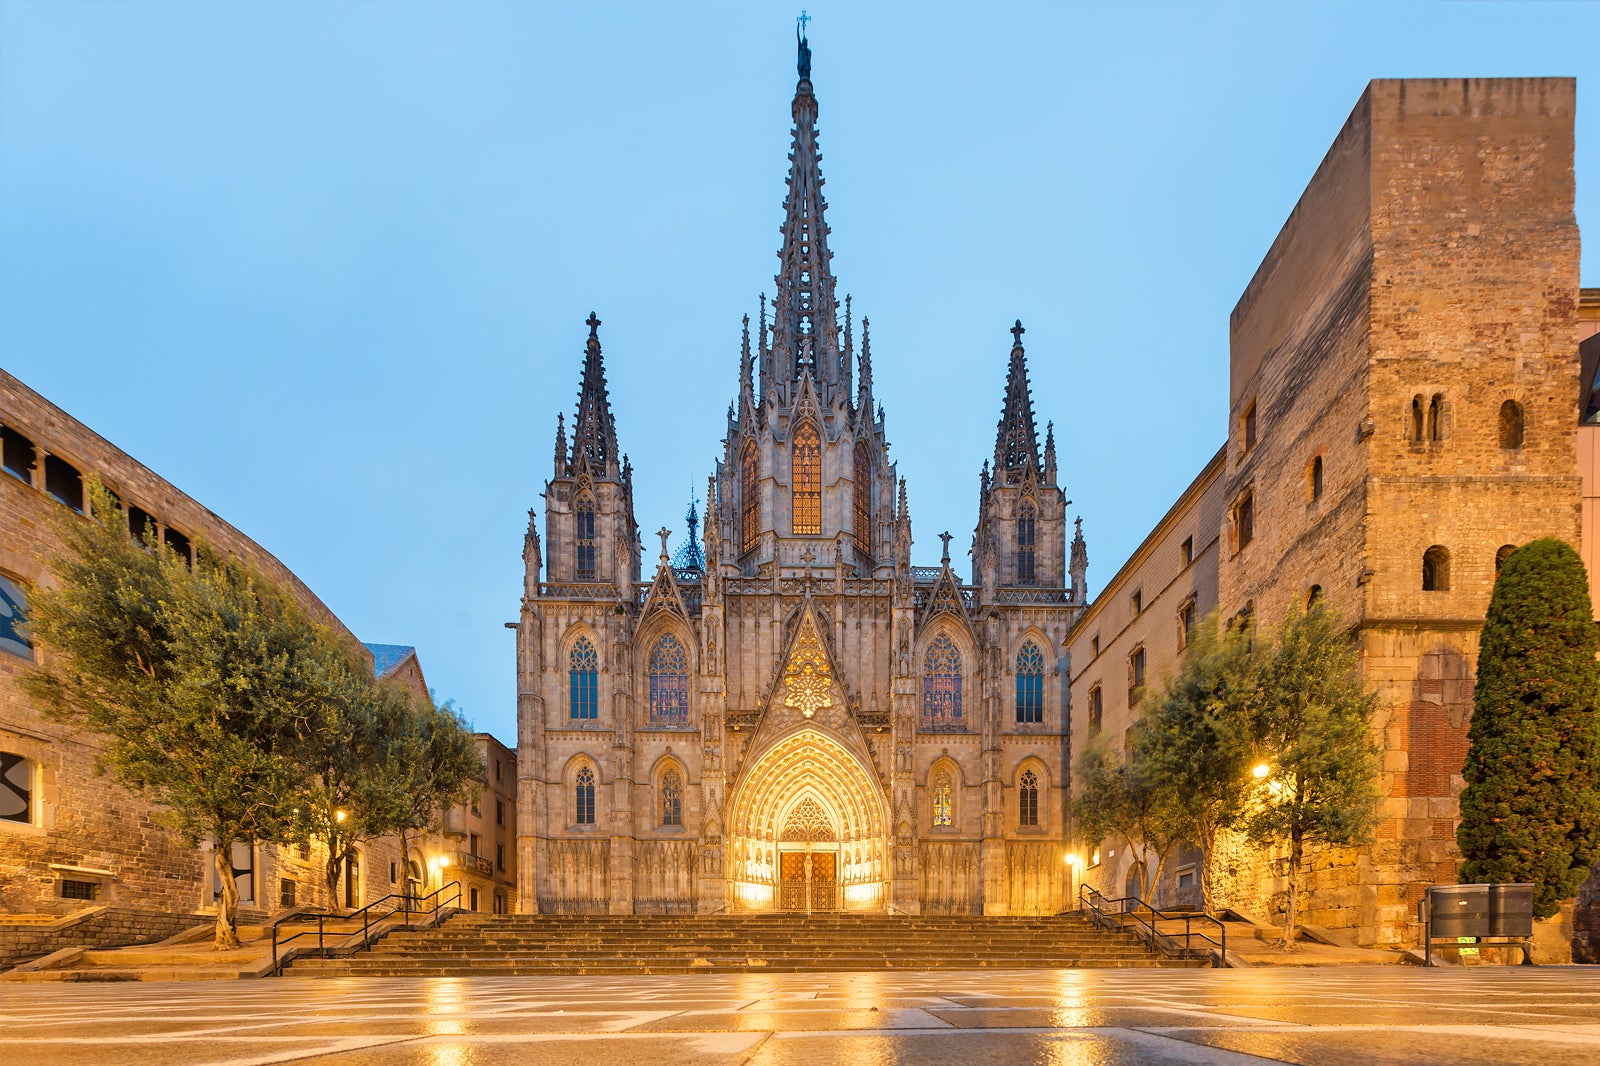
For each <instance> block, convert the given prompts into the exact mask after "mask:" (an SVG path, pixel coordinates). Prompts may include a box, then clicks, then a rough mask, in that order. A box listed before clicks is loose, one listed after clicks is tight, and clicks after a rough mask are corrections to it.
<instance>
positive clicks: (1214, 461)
mask: <svg viewBox="0 0 1600 1066" xmlns="http://www.w3.org/2000/svg"><path fill="white" fill-rule="evenodd" d="M1227 456H1228V445H1227V442H1223V445H1222V447H1220V448H1218V449H1217V454H1215V455H1213V456H1212V457H1211V460H1210V461H1209V462H1208V463H1206V465H1205V466H1204V467H1203V468H1201V470H1200V473H1198V474H1196V475H1195V477H1194V480H1193V481H1191V482H1189V486H1188V488H1186V489H1184V490H1183V492H1181V493H1179V494H1178V499H1177V500H1176V501H1175V502H1174V503H1173V505H1172V506H1171V507H1169V508H1167V513H1166V514H1164V515H1162V516H1161V521H1159V522H1157V523H1156V524H1155V527H1154V528H1153V529H1151V530H1150V532H1149V533H1148V534H1147V535H1146V536H1145V538H1144V540H1142V541H1140V542H1139V546H1138V547H1137V548H1135V549H1134V550H1133V554H1132V555H1130V556H1128V561H1127V562H1125V563H1123V564H1122V566H1121V567H1120V568H1119V569H1118V570H1117V572H1116V574H1114V575H1113V576H1112V578H1111V580H1110V581H1107V582H1106V585H1105V588H1103V589H1101V590H1100V595H1098V596H1096V597H1095V598H1094V601H1093V602H1092V603H1090V604H1089V606H1088V607H1087V608H1085V609H1084V612H1083V614H1081V615H1079V616H1078V621H1077V623H1076V624H1075V625H1074V626H1073V627H1072V632H1073V634H1076V633H1077V632H1078V630H1080V629H1082V628H1083V627H1084V626H1086V625H1088V624H1089V623H1090V622H1091V621H1093V620H1094V619H1095V618H1096V617H1098V616H1099V614H1100V605H1101V604H1103V603H1109V602H1110V601H1111V594H1112V593H1113V592H1116V591H1119V590H1120V589H1121V588H1122V586H1123V585H1124V584H1125V583H1126V582H1127V579H1128V576H1129V574H1130V572H1131V571H1132V570H1134V569H1135V568H1136V567H1137V566H1139V565H1140V564H1142V563H1143V562H1144V561H1145V560H1146V559H1147V558H1149V557H1150V553H1151V552H1153V551H1154V550H1155V546H1156V542H1157V541H1159V540H1160V539H1161V538H1162V536H1163V535H1165V534H1166V532H1167V530H1169V529H1171V528H1172V526H1173V524H1174V523H1175V522H1176V521H1177V517H1178V515H1179V513H1180V512H1182V511H1183V510H1184V508H1185V507H1186V506H1187V505H1188V504H1189V503H1190V502H1191V501H1192V500H1193V499H1194V498H1195V497H1196V496H1199V495H1200V493H1201V492H1203V491H1205V488H1206V486H1207V485H1209V484H1210V483H1211V482H1212V481H1213V480H1215V479H1216V477H1217V476H1218V475H1219V474H1220V473H1221V471H1222V464H1223V461H1224V460H1225V459H1226V458H1227ZM1068 640H1069V641H1070V640H1071V636H1069V637H1068Z"/></svg>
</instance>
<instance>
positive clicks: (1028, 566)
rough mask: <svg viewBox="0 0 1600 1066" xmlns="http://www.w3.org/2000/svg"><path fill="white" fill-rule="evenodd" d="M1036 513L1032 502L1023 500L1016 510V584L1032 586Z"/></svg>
mask: <svg viewBox="0 0 1600 1066" xmlns="http://www.w3.org/2000/svg"><path fill="white" fill-rule="evenodd" d="M1035 517H1036V512H1035V510H1034V507H1033V501H1032V500H1023V501H1022V506H1021V507H1018V508H1017V584H1019V585H1031V584H1033V573H1034V571H1033V545H1034V536H1035V530H1034V525H1035V522H1034V519H1035Z"/></svg>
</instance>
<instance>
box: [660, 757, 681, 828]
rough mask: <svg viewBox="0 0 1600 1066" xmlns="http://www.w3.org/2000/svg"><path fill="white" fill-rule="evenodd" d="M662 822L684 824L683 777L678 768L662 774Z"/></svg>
mask: <svg viewBox="0 0 1600 1066" xmlns="http://www.w3.org/2000/svg"><path fill="white" fill-rule="evenodd" d="M661 824H662V825H682V824H683V778H682V777H680V776H678V771H676V770H668V771H667V772H666V773H664V774H662V775H661Z"/></svg>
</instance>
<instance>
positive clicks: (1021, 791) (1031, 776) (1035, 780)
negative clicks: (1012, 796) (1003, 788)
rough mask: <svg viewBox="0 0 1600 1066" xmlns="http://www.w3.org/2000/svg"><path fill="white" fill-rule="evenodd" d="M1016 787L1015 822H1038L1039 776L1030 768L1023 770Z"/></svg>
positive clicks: (1019, 823)
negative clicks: (1018, 785)
mask: <svg viewBox="0 0 1600 1066" xmlns="http://www.w3.org/2000/svg"><path fill="white" fill-rule="evenodd" d="M1019 784H1020V786H1021V787H1019V788H1018V789H1017V824H1018V825H1038V824H1039V777H1038V775H1037V774H1035V773H1034V772H1033V771H1032V770H1024V771H1023V772H1022V778H1021V780H1020V782H1019Z"/></svg>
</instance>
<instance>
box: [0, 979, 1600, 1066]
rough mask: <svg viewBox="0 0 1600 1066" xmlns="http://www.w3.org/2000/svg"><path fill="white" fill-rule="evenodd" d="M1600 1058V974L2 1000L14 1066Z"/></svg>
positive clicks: (218, 985) (171, 990)
mask: <svg viewBox="0 0 1600 1066" xmlns="http://www.w3.org/2000/svg"><path fill="white" fill-rule="evenodd" d="M310 1060H314V1061H315V1062H317V1063H319V1064H322V1063H329V1064H363V1066H365V1064H375V1063H418V1064H424V1063H426V1064H429V1066H441V1064H451V1066H471V1064H478V1063H483V1064H488V1063H495V1064H497V1066H503V1064H505V1063H508V1062H518V1063H534V1064H542V1063H552V1064H556V1063H559V1064H572V1066H588V1064H594V1066H633V1064H640V1066H678V1064H680V1063H681V1064H684V1066H689V1064H695V1066H708V1064H709V1066H724V1064H727V1066H802V1064H803V1066H816V1064H819V1063H835V1062H850V1063H858V1062H859V1063H869V1064H871V1066H901V1064H904V1066H937V1064H940V1063H951V1064H961V1066H985V1064H990V1063H993V1064H1002V1063H1003V1064H1006V1066H1011V1064H1028V1063H1041V1064H1044V1063H1074V1064H1076V1063H1082V1064H1084V1066H1090V1064H1093V1066H1119V1064H1123V1063H1157V1064H1164V1063H1211V1064H1221V1066H1230V1064H1246V1063H1297V1064H1301V1066H1346V1064H1363V1063H1375V1064H1382V1066H1390V1064H1393V1066H1400V1064H1402V1063H1403V1064H1406V1066H1413V1064H1428V1063H1439V1064H1445V1063H1449V1064H1452V1066H1454V1064H1457V1063H1460V1064H1463V1066H1490V1064H1500V1063H1526V1064H1530V1066H1541V1064H1546V1063H1548V1064H1557V1063H1559V1064H1561V1066H1568V1064H1574V1063H1587V1062H1600V968H1585V967H1539V968H1534V969H1524V968H1521V967H1507V968H1489V967H1481V968H1476V969H1473V970H1465V971H1464V970H1438V971H1425V970H1418V969H1409V968H1406V969H1402V968H1398V967H1396V968H1389V967H1384V968H1378V969H1373V968H1327V969H1309V970H1304V969H1294V970H1141V971H1128V970H1100V971H1085V970H1008V971H1000V970H983V971H930V972H921V973H882V972H870V973H830V974H727V975H707V974H696V975H687V976H678V977H466V978H454V977H451V978H391V979H385V978H315V979H313V978H298V979H297V978H293V977H288V978H283V979H281V980H269V981H260V982H243V983H241V982H237V981H218V982H181V983H170V984H155V983H141V984H114V985H98V986H97V985H65V986H63V985H56V986H48V987H47V986H34V985H17V986H8V987H6V988H4V989H0V1063H4V1064H6V1066H36V1064H37V1066H56V1064H60V1066H86V1064H93V1066H100V1064H105V1066H124V1064H126V1066H154V1064H168V1063H172V1064H178V1063H182V1064H185V1066H189V1064H195V1066H246V1064H266V1063H278V1062H305V1061H310Z"/></svg>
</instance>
